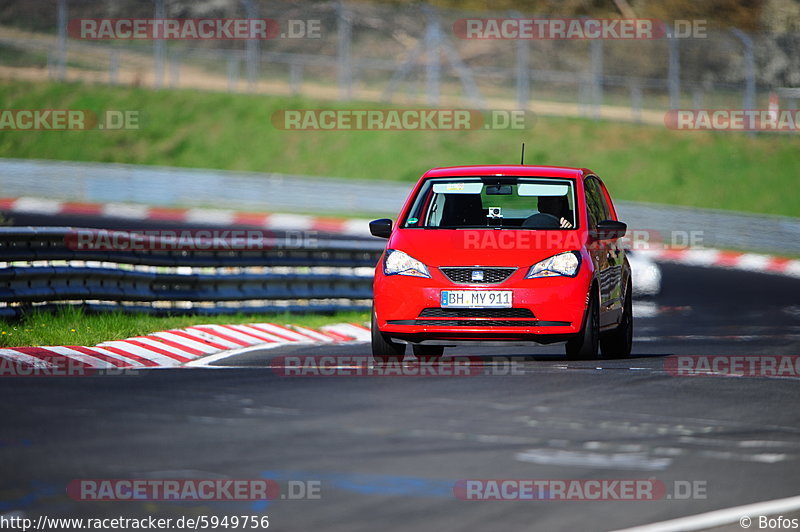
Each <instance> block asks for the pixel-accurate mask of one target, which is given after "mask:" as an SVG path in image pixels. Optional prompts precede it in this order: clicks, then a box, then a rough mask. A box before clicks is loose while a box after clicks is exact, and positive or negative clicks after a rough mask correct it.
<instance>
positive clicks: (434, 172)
mask: <svg viewBox="0 0 800 532" xmlns="http://www.w3.org/2000/svg"><path fill="white" fill-rule="evenodd" d="M588 174H594V172H592V171H591V170H589V169H587V168H572V167H568V166H535V165H521V164H499V165H494V164H492V165H472V166H447V167H441V168H432V169H430V170H428V171H427V172H425V175H423V176H422V177H423V178H429V177H461V176H469V175H481V176H483V175H501V176H506V175H507V176H535V177H572V178H580V177H582V176H584V175H588Z"/></svg>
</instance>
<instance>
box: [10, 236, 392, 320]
mask: <svg viewBox="0 0 800 532" xmlns="http://www.w3.org/2000/svg"><path fill="white" fill-rule="evenodd" d="M78 231H87V232H91V233H97V230H89V229H86V230H78V229H73V228H69V227H0V316H5V317H9V316H15V315H17V314H19V313H21V312H24V311H26V310H29V309H31V308H33V307H40V306H42V307H52V306H59V305H67V304H73V305H74V304H80V305H84V306H86V307H88V308H89V309H92V310H110V309H118V310H125V311H137V312H138V311H145V312H149V313H164V314H178V313H210V314H220V313H238V312H287V311H291V312H301V311H306V312H331V311H334V310H361V309H365V308H368V304H367V302H366V301H365V300H368V299H370V298H371V297H372V275H371V271H369V270H371V268H372V267H373V266H374V265H375V262H376V261H377V258H378V256H379V255H380V252H381V250H382V249H383V245H384V243H383V242H379V241H355V240H317V241H315V242H314V244H313V246H312V247H305V248H296V249H286V248H283V247H280V246H274V247H273V246H269V245H267V246H264V247H262V248H260V249H254V250H251V249H247V250H244V249H242V250H240V249H226V250H204V249H185V248H177V246H175V241H174V240H166V239H162V240H158V239H156V240H155V241H153V240H152V239H151V242H155V243H156V244H157V245H158V247H162V246H163V247H164V248H170V247H173V248H175V249H147V250H145V249H142V250H134V249H125V250H108V249H76V247H77V246H75V245H73V244H74V236H75V234H76V232H78ZM114 233H115V234H117V235H119V234H123V235H130V236H133V235H134V233H125V232H119V231H117V232H114ZM267 244H269V242H267ZM362 269H366V270H362Z"/></svg>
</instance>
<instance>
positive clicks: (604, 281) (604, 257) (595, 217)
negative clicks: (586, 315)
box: [584, 176, 619, 328]
mask: <svg viewBox="0 0 800 532" xmlns="http://www.w3.org/2000/svg"><path fill="white" fill-rule="evenodd" d="M584 190H585V193H586V209H587V211H588V214H589V220H588V222H589V231H590V233H595V232H596V231H597V223H598V222H601V221H603V220H607V219H608V217H609V209H608V206H607V205H606V203H605V197H604V194H603V190H602V188H601V185H600V182H599V181H598V180H597V179H595V178H594V176H589V177H587V178H586V179H585V180H584ZM612 247H615V244H614V243H613V242H609V241H606V240H604V241H601V242H600V241H594V242H592V245H591V247H590V250H589V253H590V255H591V256H592V262H594V265H595V268H596V269H597V281H598V284H599V285H600V327H601V328H602V327H604V326H606V325H610V324H613V323H615V322H616V321H617V316H616V314H615V312H614V308H613V307H614V304H615V303H616V300H615V298H619V294H618V291H617V290H616V289H615V284H617V283H616V280H615V269H616V267H617V266H618V263H617V260H618V256H617V255H618V254H617V253H616V250H612V249H610V248H612Z"/></svg>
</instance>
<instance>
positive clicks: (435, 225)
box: [402, 176, 578, 230]
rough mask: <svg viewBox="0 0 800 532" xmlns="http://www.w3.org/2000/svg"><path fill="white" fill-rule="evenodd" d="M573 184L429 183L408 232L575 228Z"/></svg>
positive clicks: (490, 179)
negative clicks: (463, 229)
mask: <svg viewBox="0 0 800 532" xmlns="http://www.w3.org/2000/svg"><path fill="white" fill-rule="evenodd" d="M577 221H578V220H577V218H576V215H575V194H574V184H573V181H572V180H571V179H552V178H536V177H507V176H503V177H495V176H487V177H461V178H437V179H429V180H427V181H426V182H425V184H424V185H423V186H422V188H421V189H420V191H419V193H418V194H417V197H416V198H415V200H414V203H413V205H412V207H411V210H410V211H409V215H408V217H407V218H406V220H405V221H404V222H403V225H402V227H405V228H425V229H460V228H470V229H475V228H490V229H497V228H507V229H565V230H568V229H575V228H577V226H578V223H577Z"/></svg>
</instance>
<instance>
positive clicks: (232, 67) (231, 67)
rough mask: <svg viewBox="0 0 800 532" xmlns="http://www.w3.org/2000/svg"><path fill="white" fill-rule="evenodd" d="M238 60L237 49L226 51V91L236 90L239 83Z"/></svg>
mask: <svg viewBox="0 0 800 532" xmlns="http://www.w3.org/2000/svg"><path fill="white" fill-rule="evenodd" d="M239 61H240V58H239V52H238V51H234V50H231V51H230V52H228V92H236V85H238V84H239Z"/></svg>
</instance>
